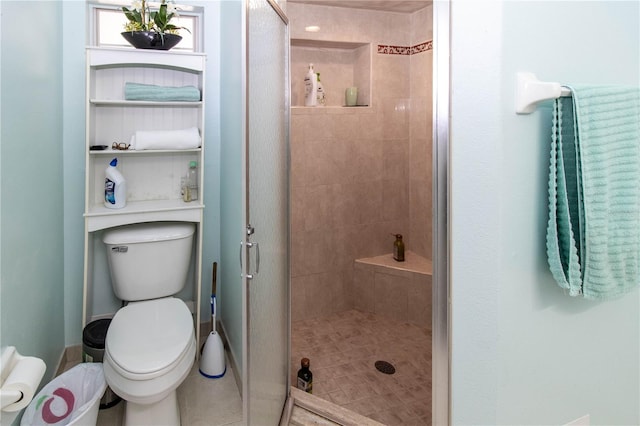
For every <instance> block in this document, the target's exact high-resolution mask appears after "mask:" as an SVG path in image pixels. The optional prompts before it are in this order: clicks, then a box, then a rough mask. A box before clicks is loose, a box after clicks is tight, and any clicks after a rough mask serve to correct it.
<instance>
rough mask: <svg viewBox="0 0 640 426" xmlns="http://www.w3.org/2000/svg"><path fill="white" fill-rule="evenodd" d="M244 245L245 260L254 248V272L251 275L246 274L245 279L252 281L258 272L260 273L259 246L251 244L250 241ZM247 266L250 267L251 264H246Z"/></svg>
mask: <svg viewBox="0 0 640 426" xmlns="http://www.w3.org/2000/svg"><path fill="white" fill-rule="evenodd" d="M245 245H246V246H247V249H248V250H247V259H249V256H250V254H251V248H253V247H255V248H256V270H255V272H254V273H253V274H247V279H248V280H251V279H253V277H255V276H256V275H258V272H260V245H259V244H258V243H252V242H250V241H247V242H246V243H245ZM248 264H249V265H251V262H248Z"/></svg>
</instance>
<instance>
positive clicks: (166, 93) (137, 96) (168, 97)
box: [124, 82, 200, 102]
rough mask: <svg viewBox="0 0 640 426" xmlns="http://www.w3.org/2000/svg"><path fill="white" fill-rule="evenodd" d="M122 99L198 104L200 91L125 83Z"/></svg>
mask: <svg viewBox="0 0 640 426" xmlns="http://www.w3.org/2000/svg"><path fill="white" fill-rule="evenodd" d="M124 98H125V100H127V101H156V102H170V101H187V102H198V101H199V100H200V90H198V88H197V87H195V86H182V87H170V86H155V85H153V84H139V83H129V82H127V83H125V84H124Z"/></svg>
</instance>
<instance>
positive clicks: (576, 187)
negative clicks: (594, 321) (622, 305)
mask: <svg viewBox="0 0 640 426" xmlns="http://www.w3.org/2000/svg"><path fill="white" fill-rule="evenodd" d="M571 90H572V94H573V96H572V98H564V99H563V98H559V99H557V100H556V101H555V103H554V110H553V123H552V137H551V162H550V167H549V222H548V227H547V258H548V260H549V267H550V269H551V273H552V274H553V277H554V278H555V280H556V281H557V283H558V285H560V287H562V288H565V289H568V290H569V294H570V295H571V296H577V295H583V296H584V297H585V298H589V299H610V298H613V297H616V296H620V295H622V294H625V293H626V292H628V291H630V290H632V289H633V288H635V287H637V286H638V284H639V282H640V89H639V88H637V87H620V86H615V87H610V86H607V87H603V86H600V87H593V86H591V87H586V86H573V87H571Z"/></svg>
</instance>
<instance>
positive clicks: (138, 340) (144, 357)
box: [105, 297, 193, 374]
mask: <svg viewBox="0 0 640 426" xmlns="http://www.w3.org/2000/svg"><path fill="white" fill-rule="evenodd" d="M192 339H193V322H192V318H191V312H189V308H187V305H185V303H184V302H183V301H182V300H180V299H177V298H174V297H167V298H163V299H156V300H147V301H143V302H135V303H130V304H129V305H127V306H125V307H124V308H122V309H120V310H119V311H118V312H116V315H115V316H114V317H113V320H112V321H111V325H110V326H109V330H108V332H107V339H106V345H105V346H106V349H107V351H108V352H109V355H110V357H111V359H113V361H114V362H115V363H116V364H118V366H120V367H121V368H122V369H123V370H126V371H128V372H130V373H134V374H149V373H154V372H158V371H160V370H163V369H166V368H167V367H169V366H171V365H172V364H173V363H174V362H176V361H178V359H179V358H180V356H181V355H182V353H183V352H184V351H186V350H187V349H188V347H189V344H190V343H191V341H192Z"/></svg>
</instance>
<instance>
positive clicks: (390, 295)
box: [374, 274, 409, 321]
mask: <svg viewBox="0 0 640 426" xmlns="http://www.w3.org/2000/svg"><path fill="white" fill-rule="evenodd" d="M374 282H375V284H374V285H375V294H376V296H375V298H374V312H375V313H376V314H379V315H381V316H383V317H387V318H392V319H395V320H398V321H406V320H407V308H408V299H407V298H408V293H407V291H408V290H407V289H408V283H409V279H407V278H401V277H397V276H393V275H387V274H376V275H375V278H374Z"/></svg>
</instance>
